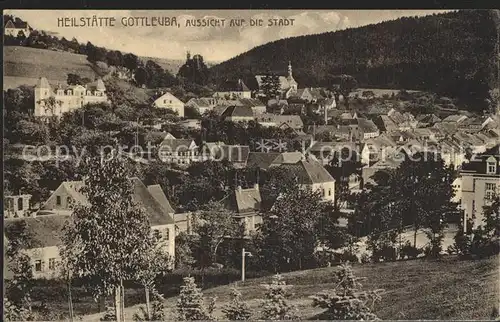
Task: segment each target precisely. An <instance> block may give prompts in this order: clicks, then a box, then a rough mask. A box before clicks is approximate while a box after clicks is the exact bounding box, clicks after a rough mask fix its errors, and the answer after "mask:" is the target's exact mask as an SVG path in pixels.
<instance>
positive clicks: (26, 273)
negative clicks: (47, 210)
mask: <svg viewBox="0 0 500 322" xmlns="http://www.w3.org/2000/svg"><path fill="white" fill-rule="evenodd" d="M5 235H6V236H7V239H5V237H4V243H5V244H6V245H5V246H6V248H7V249H6V252H5V253H4V258H5V259H6V262H7V268H8V270H9V271H10V272H11V274H12V277H11V278H10V279H6V280H5V295H4V296H5V298H4V310H5V311H6V312H4V313H5V317H6V319H7V320H10V321H19V320H29V319H31V318H32V317H33V316H32V300H31V294H32V292H33V287H34V283H33V269H32V267H31V260H30V258H29V256H28V254H27V253H26V251H25V249H27V248H30V247H32V246H35V245H33V243H32V240H31V236H30V235H29V234H28V232H27V230H26V222H25V221H18V222H16V223H13V224H12V225H9V226H8V227H7V228H6V231H5Z"/></svg>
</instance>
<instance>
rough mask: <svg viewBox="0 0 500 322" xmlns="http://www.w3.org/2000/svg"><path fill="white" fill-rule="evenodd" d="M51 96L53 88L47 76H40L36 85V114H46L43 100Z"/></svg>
mask: <svg viewBox="0 0 500 322" xmlns="http://www.w3.org/2000/svg"><path fill="white" fill-rule="evenodd" d="M50 96H52V89H51V88H50V85H49V82H48V81H47V78H45V77H40V78H39V79H38V82H37V83H36V86H35V116H43V115H45V109H44V107H43V106H44V103H43V100H44V99H47V98H49V97H50Z"/></svg>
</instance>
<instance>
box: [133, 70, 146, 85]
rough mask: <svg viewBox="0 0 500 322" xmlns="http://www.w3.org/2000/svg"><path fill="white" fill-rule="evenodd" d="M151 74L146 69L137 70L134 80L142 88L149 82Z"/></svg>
mask: <svg viewBox="0 0 500 322" xmlns="http://www.w3.org/2000/svg"><path fill="white" fill-rule="evenodd" d="M148 78H149V74H148V72H147V70H146V69H145V68H142V67H141V68H137V70H136V71H135V74H134V80H135V82H136V83H137V85H139V86H142V85H145V84H146V83H147V82H148Z"/></svg>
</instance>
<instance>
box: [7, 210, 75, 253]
mask: <svg viewBox="0 0 500 322" xmlns="http://www.w3.org/2000/svg"><path fill="white" fill-rule="evenodd" d="M69 218H70V216H69V215H59V214H57V215H45V216H37V217H26V218H12V219H10V218H9V219H4V234H5V236H6V237H7V239H8V240H14V239H15V238H17V236H9V232H10V229H11V228H12V227H14V226H15V225H17V224H19V222H22V221H24V222H25V223H26V226H25V227H26V234H27V235H28V238H29V245H22V247H23V248H42V247H51V246H58V245H61V244H62V240H61V237H62V229H63V227H64V226H65V224H66V222H67V221H68V219H69Z"/></svg>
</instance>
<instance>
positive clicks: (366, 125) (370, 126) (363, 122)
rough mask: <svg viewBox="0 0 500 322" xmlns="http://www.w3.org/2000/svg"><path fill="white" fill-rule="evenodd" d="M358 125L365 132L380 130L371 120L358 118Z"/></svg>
mask: <svg viewBox="0 0 500 322" xmlns="http://www.w3.org/2000/svg"><path fill="white" fill-rule="evenodd" d="M357 122H358V126H359V127H360V128H361V130H362V131H363V132H366V133H373V132H377V131H378V127H377V126H376V125H375V123H373V121H371V120H367V119H363V118H358V119H357Z"/></svg>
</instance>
